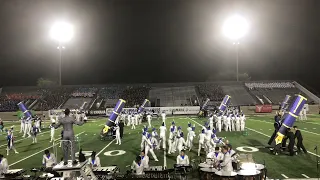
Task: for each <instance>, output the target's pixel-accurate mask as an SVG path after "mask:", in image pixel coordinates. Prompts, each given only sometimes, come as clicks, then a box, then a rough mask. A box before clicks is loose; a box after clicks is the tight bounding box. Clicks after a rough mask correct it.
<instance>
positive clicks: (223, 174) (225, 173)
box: [215, 171, 237, 180]
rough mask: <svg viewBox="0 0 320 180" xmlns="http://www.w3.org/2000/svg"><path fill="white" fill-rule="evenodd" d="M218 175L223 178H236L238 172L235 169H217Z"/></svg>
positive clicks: (225, 179) (222, 179) (232, 179)
mask: <svg viewBox="0 0 320 180" xmlns="http://www.w3.org/2000/svg"><path fill="white" fill-rule="evenodd" d="M215 174H216V175H217V177H218V178H219V179H221V180H236V179H237V173H236V172H233V171H217V172H215Z"/></svg>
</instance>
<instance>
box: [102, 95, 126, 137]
mask: <svg viewBox="0 0 320 180" xmlns="http://www.w3.org/2000/svg"><path fill="white" fill-rule="evenodd" d="M125 104H126V101H125V100H123V99H119V101H118V102H117V104H116V106H115V107H114V109H113V111H112V113H111V115H110V117H109V119H108V120H107V122H106V125H105V126H104V128H103V133H107V132H108V131H109V129H110V127H111V126H112V125H113V124H114V122H115V121H116V119H117V117H118V115H119V114H120V112H121V111H122V108H123V107H124V105H125Z"/></svg>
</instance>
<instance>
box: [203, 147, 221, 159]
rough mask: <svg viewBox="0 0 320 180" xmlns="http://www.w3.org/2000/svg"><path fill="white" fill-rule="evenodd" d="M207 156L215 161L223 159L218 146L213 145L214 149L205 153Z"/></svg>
mask: <svg viewBox="0 0 320 180" xmlns="http://www.w3.org/2000/svg"><path fill="white" fill-rule="evenodd" d="M207 158H209V159H214V160H215V161H216V162H218V163H219V162H220V161H222V160H223V154H222V153H221V151H220V148H219V147H215V151H214V152H210V153H209V154H208V155H207Z"/></svg>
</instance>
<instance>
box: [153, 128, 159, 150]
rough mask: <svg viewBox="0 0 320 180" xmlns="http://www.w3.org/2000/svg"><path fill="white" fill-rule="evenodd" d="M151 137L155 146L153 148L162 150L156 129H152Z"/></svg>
mask: <svg viewBox="0 0 320 180" xmlns="http://www.w3.org/2000/svg"><path fill="white" fill-rule="evenodd" d="M151 136H152V137H151V143H152V144H153V148H154V149H160V148H159V144H158V140H157V137H158V133H157V130H156V128H153V129H152V133H151Z"/></svg>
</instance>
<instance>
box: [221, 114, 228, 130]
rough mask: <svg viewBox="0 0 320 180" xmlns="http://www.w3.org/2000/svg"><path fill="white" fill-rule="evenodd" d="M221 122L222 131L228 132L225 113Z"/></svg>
mask: <svg viewBox="0 0 320 180" xmlns="http://www.w3.org/2000/svg"><path fill="white" fill-rule="evenodd" d="M222 122H223V129H224V131H227V130H228V116H227V114H226V113H225V114H224V115H223V116H222Z"/></svg>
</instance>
